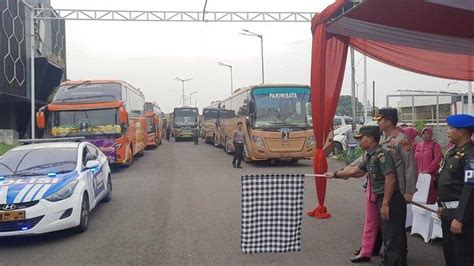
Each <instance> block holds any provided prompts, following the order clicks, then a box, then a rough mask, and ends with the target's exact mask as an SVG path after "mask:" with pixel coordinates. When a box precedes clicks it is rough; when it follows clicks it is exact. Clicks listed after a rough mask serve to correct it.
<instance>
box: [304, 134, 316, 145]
mask: <svg viewBox="0 0 474 266" xmlns="http://www.w3.org/2000/svg"><path fill="white" fill-rule="evenodd" d="M314 142H315V141H314V136H309V137H308V138H307V139H306V147H310V146H313V145H314Z"/></svg>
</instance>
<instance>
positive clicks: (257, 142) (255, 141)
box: [252, 136, 265, 148]
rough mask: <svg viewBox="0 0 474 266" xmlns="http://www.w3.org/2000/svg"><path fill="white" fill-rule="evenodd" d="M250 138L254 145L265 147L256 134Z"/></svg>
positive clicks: (261, 139)
mask: <svg viewBox="0 0 474 266" xmlns="http://www.w3.org/2000/svg"><path fill="white" fill-rule="evenodd" d="M252 140H253V142H254V143H255V145H257V146H259V147H261V148H265V143H264V142H263V138H261V137H257V136H252Z"/></svg>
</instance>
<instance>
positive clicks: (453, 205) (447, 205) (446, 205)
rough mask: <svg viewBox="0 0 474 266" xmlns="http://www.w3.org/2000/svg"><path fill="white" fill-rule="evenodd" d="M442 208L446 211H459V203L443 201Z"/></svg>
mask: <svg viewBox="0 0 474 266" xmlns="http://www.w3.org/2000/svg"><path fill="white" fill-rule="evenodd" d="M441 206H443V208H445V209H457V208H458V206H459V201H441Z"/></svg>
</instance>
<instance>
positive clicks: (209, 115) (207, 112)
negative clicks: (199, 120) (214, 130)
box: [202, 109, 219, 120]
mask: <svg viewBox="0 0 474 266" xmlns="http://www.w3.org/2000/svg"><path fill="white" fill-rule="evenodd" d="M202 115H203V117H204V120H208V119H217V117H218V116H219V112H218V111H217V109H204V110H203V111H202Z"/></svg>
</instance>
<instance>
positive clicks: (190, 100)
mask: <svg viewBox="0 0 474 266" xmlns="http://www.w3.org/2000/svg"><path fill="white" fill-rule="evenodd" d="M196 93H198V91H193V92H191V93H189V106H192V105H193V101H192V98H191V97H192V96H193V94H196Z"/></svg>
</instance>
